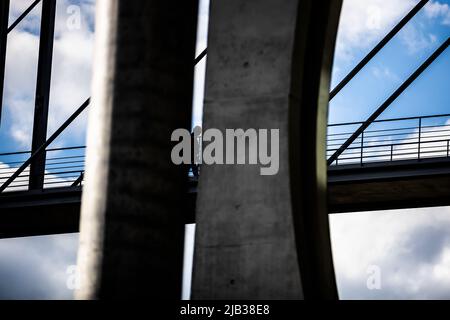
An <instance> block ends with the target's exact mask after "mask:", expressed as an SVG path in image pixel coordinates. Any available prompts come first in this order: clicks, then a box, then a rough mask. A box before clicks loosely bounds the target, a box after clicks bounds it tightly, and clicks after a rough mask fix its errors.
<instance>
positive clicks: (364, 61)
mask: <svg viewBox="0 0 450 320" xmlns="http://www.w3.org/2000/svg"><path fill="white" fill-rule="evenodd" d="M428 1H429V0H421V1H420V2H419V3H418V4H417V5H416V6H415V7H414V8H413V9H412V10H411V11H410V12H409V13H408V14H407V15H406V16H405V17H404V18H403V19H402V20H400V22H399V23H398V24H397V25H396V26H395V27H394V28H393V29H392V30H391V31H390V32H389V33H388V34H387V35H386V36H385V37H384V38H383V39H382V40H381V41H380V42H379V43H378V44H377V45H376V46H375V48H373V49H372V51H370V52H369V54H368V55H367V56H365V57H364V59H362V60H361V62H360V63H358V64H357V65H356V67H355V68H353V70H352V71H350V73H349V74H348V75H347V76H346V77H345V78H344V79H343V80H341V82H340V83H339V84H338V85H337V86H336V87H335V88H334V89H333V90H332V91H331V92H330V101H331V100H332V99H333V98H334V97H335V96H336V95H337V94H338V93H339V92H340V91H341V90H342V89H343V88H344V87H345V86H346V85H347V84H348V83H349V82H350V81H351V80H352V79H353V78H354V77H355V76H356V74H358V72H359V71H361V69H362V68H364V67H365V66H366V64H367V63H368V62H369V61H370V60H372V58H373V57H374V56H375V55H377V53H378V52H380V50H381V49H383V48H384V46H385V45H386V44H387V43H388V42H389V41H391V39H392V38H393V37H394V36H395V35H396V34H397V33H398V32H399V31H400V30H401V29H402V28H403V27H404V26H405V25H406V24H407V23H408V22H409V21H410V20H411V19H412V18H413V17H414V16H415V15H416V14H417V13H418V12H419V11H420V10H421V9H422V8H423V7H424V6H425V5H426V4H427V2H428Z"/></svg>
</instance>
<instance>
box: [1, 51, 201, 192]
mask: <svg viewBox="0 0 450 320" xmlns="http://www.w3.org/2000/svg"><path fill="white" fill-rule="evenodd" d="M206 55H207V49H205V50H204V51H203V52H202V53H201V54H200V55H199V56H198V57H196V58H195V59H194V66H195V65H197V64H198V63H199V62H200V61H202V60H203V59H204V58H205V57H206ZM90 99H91V98H88V99H87V100H86V101H85V102H84V103H83V104H82V105H81V106H80V107H79V108H78V109H77V110H76V111H75V112H74V113H73V114H72V115H71V116H70V117H69V119H67V120H66V121H65V122H64V123H63V124H62V125H61V127H59V128H58V130H56V131H55V133H54V134H53V135H52V136H51V137H50V138H49V139H48V140H47V141H46V142H45V143H44V144H42V145H41V146H40V147H39V148H38V149H37V150H36V152H34V153H33V154H32V155H31V157H30V158H28V160H26V161H25V162H24V163H23V164H22V165H21V166H20V167H19V168H18V169H17V171H15V172H14V174H13V175H12V176H11V177H9V179H8V180H7V181H6V182H5V183H3V185H1V186H0V193H2V192H3V191H5V190H6V188H8V187H10V186H11V184H12V183H13V182H14V181H15V179H17V178H18V177H19V176H21V174H22V173H23V172H24V171H25V170H26V168H27V167H28V166H29V165H30V164H31V162H32V161H33V160H34V159H35V158H36V157H38V156H40V155H42V153H43V152H45V151H52V149H48V150H47V147H48V146H49V145H51V144H52V143H53V142H54V141H55V140H56V139H57V138H58V137H59V136H60V135H61V133H63V132H64V130H66V129H67V127H68V126H69V125H70V124H71V123H72V122H73V121H74V120H75V119H77V118H78V116H79V115H80V114H81V113H82V112H83V111H84V110H85V109H86V108H87V107H88V106H89V104H90ZM78 148H86V147H84V146H83V147H68V148H60V149H53V150H74V149H78ZM30 153H31V151H23V152H16V153H4V154H0V156H10V155H19V154H30ZM83 169H84V168H83ZM73 173H80V176H79V177H78V179H77V180H76V181H75V182H74V184H75V183H76V184H77V185H79V184H81V183H82V180H83V178H84V170H78V171H76V172H73ZM52 174H57V173H52ZM37 176H39V175H37ZM44 176H45V174H44ZM80 179H81V181H78V180H80Z"/></svg>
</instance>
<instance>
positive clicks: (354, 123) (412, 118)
mask: <svg viewBox="0 0 450 320" xmlns="http://www.w3.org/2000/svg"><path fill="white" fill-rule="evenodd" d="M444 117H450V114H436V115H429V116H420V117H405V118H392V119H381V120H375V121H373V122H372V123H380V122H392V121H406V120H419V119H430V118H444ZM363 123H364V121H359V122H347V123H331V124H328V127H338V126H349V125H358V124H363Z"/></svg>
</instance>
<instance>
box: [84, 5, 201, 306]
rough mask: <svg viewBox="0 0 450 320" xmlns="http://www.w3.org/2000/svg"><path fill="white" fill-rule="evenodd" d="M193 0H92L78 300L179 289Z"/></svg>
mask: <svg viewBox="0 0 450 320" xmlns="http://www.w3.org/2000/svg"><path fill="white" fill-rule="evenodd" d="M197 11H198V3H197V1H194V0H192V1H190V0H187V1H181V2H178V1H177V2H175V1H159V0H147V1H128V0H127V1H125V0H98V1H97V22H96V23H97V31H96V38H97V39H96V57H95V64H94V80H93V104H92V106H91V110H90V115H89V117H90V118H89V130H88V131H89V132H88V155H87V171H86V184H85V186H84V194H83V203H82V215H81V235H80V249H79V256H78V264H79V273H78V275H79V277H80V280H81V287H80V289H79V290H78V291H77V293H76V297H77V298H78V299H120V298H125V299H133V298H152V297H156V298H172V299H178V298H180V297H181V274H182V262H183V237H184V224H183V219H182V215H183V202H184V197H185V194H186V190H187V188H186V185H187V181H186V179H187V169H186V168H185V167H177V166H174V165H173V164H172V162H171V159H170V155H171V148H172V143H171V134H172V132H173V130H175V129H177V128H190V120H191V110H192V91H193V90H192V88H193V61H194V58H195V57H194V54H195V35H196V29H197Z"/></svg>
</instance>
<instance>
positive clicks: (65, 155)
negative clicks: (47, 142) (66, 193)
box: [0, 146, 86, 192]
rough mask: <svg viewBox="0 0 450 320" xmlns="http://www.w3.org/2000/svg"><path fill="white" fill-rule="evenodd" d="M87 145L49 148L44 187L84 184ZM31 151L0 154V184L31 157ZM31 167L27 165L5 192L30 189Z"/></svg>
mask: <svg viewBox="0 0 450 320" xmlns="http://www.w3.org/2000/svg"><path fill="white" fill-rule="evenodd" d="M85 151H86V147H84V146H79V147H65V148H53V149H47V151H46V152H47V156H46V165H45V173H44V189H48V188H59V187H70V186H79V185H81V184H82V178H83V174H84V166H85ZM30 155H31V152H30V151H24V152H12V153H3V154H0V185H3V184H4V183H5V182H6V181H7V180H8V179H9V178H11V176H12V175H13V174H14V173H15V172H16V171H17V170H18V169H19V168H20V167H21V166H22V165H23V164H24V163H25V161H26V160H27V159H28V158H29V157H30ZM29 179H30V168H29V166H28V167H26V168H25V169H24V170H23V171H22V173H20V175H18V176H17V178H16V179H14V181H13V182H11V184H10V185H9V186H8V187H7V189H6V190H5V192H12V191H28V190H29Z"/></svg>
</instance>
